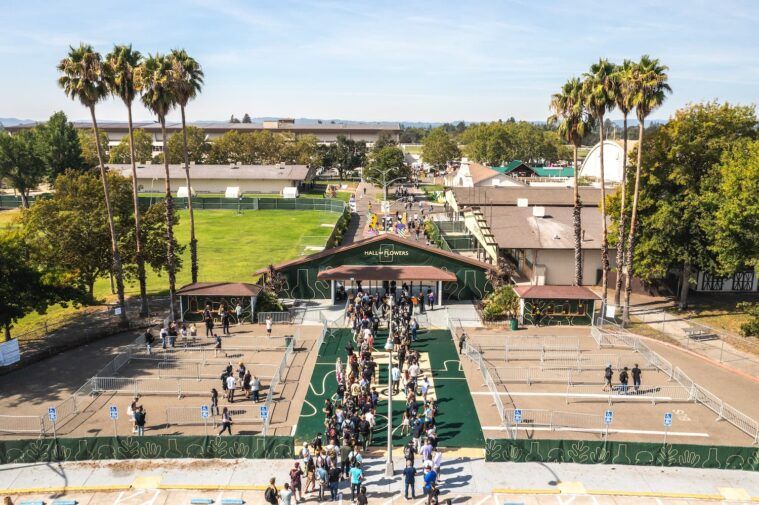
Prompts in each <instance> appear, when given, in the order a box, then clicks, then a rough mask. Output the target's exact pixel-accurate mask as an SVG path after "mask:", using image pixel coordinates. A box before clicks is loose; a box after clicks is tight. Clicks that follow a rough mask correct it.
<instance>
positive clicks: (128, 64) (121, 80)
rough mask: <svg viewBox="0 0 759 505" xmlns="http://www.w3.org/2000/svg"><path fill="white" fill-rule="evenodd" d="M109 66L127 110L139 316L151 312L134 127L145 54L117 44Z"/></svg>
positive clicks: (112, 85)
mask: <svg viewBox="0 0 759 505" xmlns="http://www.w3.org/2000/svg"><path fill="white" fill-rule="evenodd" d="M105 59H106V64H107V65H108V68H109V72H108V74H107V75H108V87H109V89H110V92H111V93H112V94H113V95H114V96H117V97H119V98H121V101H122V102H124V105H125V106H126V109H127V127H128V129H129V162H130V163H131V164H132V197H133V200H134V230H135V233H134V236H135V241H136V243H135V248H136V256H137V279H138V281H139V284H140V316H142V317H145V316H147V315H148V313H149V308H148V290H147V285H146V281H145V260H144V259H143V255H142V232H141V216H140V199H139V195H138V187H137V157H136V155H135V142H134V128H133V122H132V103H134V99H135V98H136V97H137V89H136V87H135V84H134V71H135V69H136V68H137V67H139V66H140V63H141V62H142V54H140V52H139V51H136V50H134V49H132V46H131V45H128V46H126V45H122V46H119V45H115V46H114V47H113V50H112V51H111V52H110V53H108V54H107V55H106V57H105Z"/></svg>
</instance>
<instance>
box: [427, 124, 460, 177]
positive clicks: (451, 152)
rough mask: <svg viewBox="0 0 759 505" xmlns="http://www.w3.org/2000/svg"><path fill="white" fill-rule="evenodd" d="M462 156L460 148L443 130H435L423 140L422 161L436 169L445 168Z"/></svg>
mask: <svg viewBox="0 0 759 505" xmlns="http://www.w3.org/2000/svg"><path fill="white" fill-rule="evenodd" d="M460 156H461V152H460V151H459V147H458V146H457V145H456V142H454V141H453V139H452V138H451V136H450V135H449V134H448V133H447V132H446V131H445V130H443V129H442V128H434V129H432V130H430V132H429V133H428V134H427V136H425V137H424V138H423V139H422V159H423V160H424V161H425V162H426V163H429V164H430V165H432V166H434V167H435V168H438V169H439V168H444V167H445V166H446V164H447V163H448V162H449V161H452V160H455V159H457V158H459V157H460Z"/></svg>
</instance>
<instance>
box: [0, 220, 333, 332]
mask: <svg viewBox="0 0 759 505" xmlns="http://www.w3.org/2000/svg"><path fill="white" fill-rule="evenodd" d="M5 212H6V211H4V212H0V228H1V227H2V226H3V223H4V221H3V219H5V217H4V214H5ZM338 217H339V214H338V213H336V212H319V211H311V210H258V211H244V212H243V213H242V214H241V215H237V212H236V211H233V210H202V211H196V212H195V232H196V235H197V239H198V258H199V263H200V275H199V278H198V280H200V281H235V282H253V281H254V280H255V278H254V276H253V273H254V272H255V271H256V270H258V269H259V268H262V267H265V266H267V265H269V264H271V263H279V262H282V261H284V260H287V259H291V258H295V257H298V256H301V255H302V254H304V252H309V251H304V247H305V246H308V245H312V246H317V245H321V246H323V245H324V243H325V242H326V241H327V238H328V237H329V235H330V233H331V232H332V225H334V224H335V222H336V221H337V218H338ZM322 225H330V226H322ZM175 233H176V237H177V240H178V241H179V243H180V244H187V243H188V242H189V240H190V219H189V214H188V212H187V211H186V210H181V211H179V225H178V226H177V227H176V228H175ZM310 252H315V251H314V250H311V251H310ZM182 258H183V260H184V264H183V268H182V270H181V271H180V272H178V273H177V288H179V287H181V286H182V285H184V284H187V283H189V282H190V249H189V247H187V248H186V249H185V252H184V254H183V256H182ZM147 284H148V292H149V293H151V294H156V293H164V292H166V291H167V290H168V280H167V278H166V275H165V274H163V275H161V276H160V277H159V276H158V275H157V274H156V273H155V272H153V271H151V270H149V271H148V278H147ZM126 294H127V296H130V295H137V294H139V285H138V284H137V283H136V282H132V283H129V284H128V285H127V286H126ZM95 297H96V298H98V299H105V300H108V301H112V300H113V299H115V295H112V294H111V288H110V281H109V279H108V278H104V279H99V280H98V281H97V282H96V283H95ZM76 311H77V309H75V308H73V307H60V306H55V307H50V308H49V309H48V311H47V313H46V314H44V315H39V314H36V313H33V314H29V315H27V316H26V317H24V318H23V319H22V320H20V321H19V322H18V323H17V324H16V325H15V327H14V330H13V331H14V333H21V332H23V331H25V330H27V329H30V328H33V327H35V326H37V325H39V324H40V323H41V322H42V321H43V320H48V321H54V320H60V319H62V318H66V317H70V316H71V315H72V314H73V313H75V312H76Z"/></svg>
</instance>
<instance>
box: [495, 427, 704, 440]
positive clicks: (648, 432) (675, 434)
mask: <svg viewBox="0 0 759 505" xmlns="http://www.w3.org/2000/svg"><path fill="white" fill-rule="evenodd" d="M510 429H513V428H507V427H505V426H483V427H482V430H483V431H485V430H489V431H507V430H510ZM518 429H520V430H523V431H580V432H585V433H598V432H602V431H604V429H603V428H562V427H558V426H557V427H556V428H551V427H549V426H535V427H532V426H519V427H518ZM609 433H627V434H631V435H664V433H665V432H664V431H656V430H626V429H616V428H609ZM667 435H668V436H673V437H703V438H709V437H710V435H709V434H708V433H702V432H689V431H670V432H667Z"/></svg>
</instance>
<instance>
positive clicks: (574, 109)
mask: <svg viewBox="0 0 759 505" xmlns="http://www.w3.org/2000/svg"><path fill="white" fill-rule="evenodd" d="M550 108H551V110H552V111H553V114H552V115H551V116H550V117H549V118H548V123H549V124H555V123H557V122H558V133H559V136H560V137H561V138H562V139H564V140H565V141H567V142H569V143H570V144H572V157H573V160H574V165H573V166H574V184H573V189H572V190H573V194H574V208H573V209H572V217H573V221H574V238H575V285H577V286H581V285H582V267H583V265H582V264H583V261H582V200H581V199H580V180H579V173H580V170H579V169H578V166H577V150H578V149H579V148H580V146H581V145H582V138H583V137H584V136H585V133H586V132H587V131H588V130H589V129H590V128H591V126H592V123H593V120H592V118H591V116H590V114H588V111H587V110H586V109H585V103H584V96H583V89H582V82H580V79H578V78H576V77H574V78H572V79H570V80H568V81H567V82H566V83H565V84H564V86H562V88H561V91H560V92H559V93H556V94H555V95H553V97H552V98H551V105H550Z"/></svg>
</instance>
